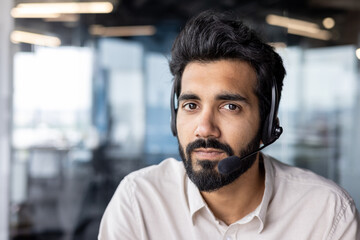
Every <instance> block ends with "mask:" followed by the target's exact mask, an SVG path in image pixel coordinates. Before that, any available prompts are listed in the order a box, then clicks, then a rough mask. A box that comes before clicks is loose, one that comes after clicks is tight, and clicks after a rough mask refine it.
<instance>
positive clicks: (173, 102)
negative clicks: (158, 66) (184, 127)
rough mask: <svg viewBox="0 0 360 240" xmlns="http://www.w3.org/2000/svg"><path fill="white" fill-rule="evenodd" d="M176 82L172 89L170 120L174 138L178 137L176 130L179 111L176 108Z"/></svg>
mask: <svg viewBox="0 0 360 240" xmlns="http://www.w3.org/2000/svg"><path fill="white" fill-rule="evenodd" d="M175 95H176V94H175V80H174V83H173V85H172V88H171V99H170V108H171V119H170V127H171V132H172V134H173V135H174V136H176V135H177V130H176V112H177V109H176V108H175Z"/></svg>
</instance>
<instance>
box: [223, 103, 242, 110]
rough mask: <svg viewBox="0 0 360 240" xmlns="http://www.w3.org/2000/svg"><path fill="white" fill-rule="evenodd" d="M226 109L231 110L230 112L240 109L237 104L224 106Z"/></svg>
mask: <svg viewBox="0 0 360 240" xmlns="http://www.w3.org/2000/svg"><path fill="white" fill-rule="evenodd" d="M224 108H225V109H227V110H230V111H235V110H238V109H239V107H238V106H237V105H235V104H231V103H230V104H226V105H224Z"/></svg>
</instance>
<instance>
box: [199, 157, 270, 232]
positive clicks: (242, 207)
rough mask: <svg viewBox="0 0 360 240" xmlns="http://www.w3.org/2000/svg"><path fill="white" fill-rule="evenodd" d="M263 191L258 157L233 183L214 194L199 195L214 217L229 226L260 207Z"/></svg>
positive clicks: (263, 175) (262, 169) (263, 182)
mask: <svg viewBox="0 0 360 240" xmlns="http://www.w3.org/2000/svg"><path fill="white" fill-rule="evenodd" d="M259 155H260V154H259ZM260 158H261V157H260ZM264 190H265V171H264V167H263V163H262V161H261V163H260V164H259V157H258V158H257V160H256V161H255V162H254V164H253V166H252V167H251V168H250V169H249V170H248V171H246V172H245V173H244V174H243V175H241V176H240V177H239V178H238V179H236V180H235V181H234V182H233V183H231V184H229V185H227V186H224V187H222V188H221V189H219V190H217V191H214V192H201V195H202V196H203V198H204V199H205V201H206V203H207V204H208V206H209V208H210V209H211V211H212V212H213V213H214V215H215V217H216V218H218V219H219V220H221V221H223V222H225V223H226V224H227V225H230V224H232V223H234V222H236V221H238V220H240V219H241V218H243V217H245V216H246V215H248V214H249V213H251V212H252V211H254V210H255V209H256V208H257V207H258V206H259V205H260V203H261V200H262V197H263V195H264Z"/></svg>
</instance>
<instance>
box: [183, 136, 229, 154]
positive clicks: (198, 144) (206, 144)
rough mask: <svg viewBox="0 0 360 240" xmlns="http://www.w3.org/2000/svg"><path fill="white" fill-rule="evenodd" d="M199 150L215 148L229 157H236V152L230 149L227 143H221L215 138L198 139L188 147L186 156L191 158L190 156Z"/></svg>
mask: <svg viewBox="0 0 360 240" xmlns="http://www.w3.org/2000/svg"><path fill="white" fill-rule="evenodd" d="M197 148H214V149H219V150H222V151H224V152H225V153H226V154H228V156H232V155H234V151H233V150H232V148H231V147H230V145H228V144H226V143H221V142H219V141H218V140H216V139H214V138H209V139H206V140H205V139H197V140H195V141H194V142H191V143H189V144H188V145H187V147H186V154H187V156H190V154H191V153H192V152H193V151H194V150H195V149H197Z"/></svg>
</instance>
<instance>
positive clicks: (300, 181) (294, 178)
mask: <svg viewBox="0 0 360 240" xmlns="http://www.w3.org/2000/svg"><path fill="white" fill-rule="evenodd" d="M271 163H272V166H273V169H274V178H275V183H276V184H277V185H281V184H288V185H291V186H292V187H294V188H299V189H303V190H304V191H309V190H310V191H315V192H316V191H321V192H322V193H324V192H328V194H335V195H336V196H338V197H340V198H342V199H343V200H345V201H347V202H352V201H353V200H352V198H351V196H350V195H349V194H348V193H347V191H346V190H344V189H343V188H342V187H340V186H339V185H337V184H336V183H335V182H333V181H332V180H330V179H327V178H324V177H322V176H320V175H318V174H316V173H314V172H312V171H310V170H307V169H303V168H299V167H294V166H290V165H287V164H285V163H282V162H280V161H278V160H276V159H271Z"/></svg>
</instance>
